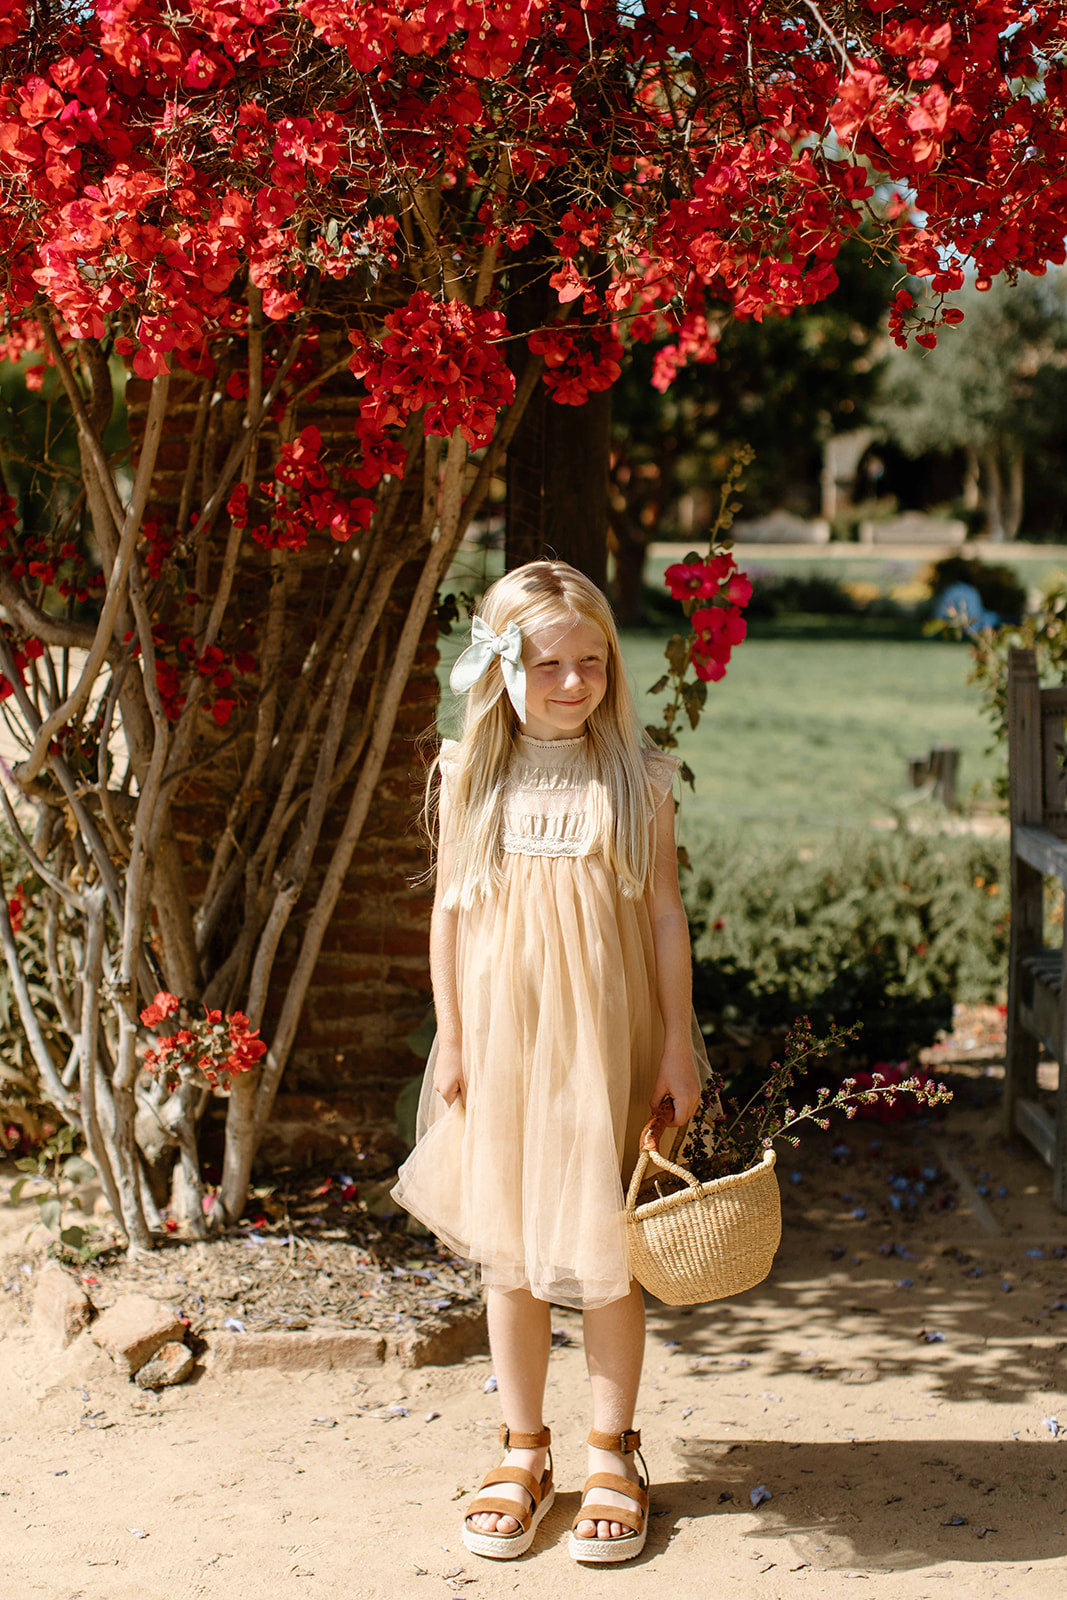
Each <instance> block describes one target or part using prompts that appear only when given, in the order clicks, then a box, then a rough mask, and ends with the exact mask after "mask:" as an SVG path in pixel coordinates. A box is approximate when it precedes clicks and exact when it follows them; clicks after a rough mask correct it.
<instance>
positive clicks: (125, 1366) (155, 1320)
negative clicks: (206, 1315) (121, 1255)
mask: <svg viewBox="0 0 1067 1600" xmlns="http://www.w3.org/2000/svg"><path fill="white" fill-rule="evenodd" d="M184 1333H185V1324H184V1323H183V1322H182V1320H181V1318H180V1317H179V1316H178V1314H177V1312H176V1311H175V1309H174V1307H173V1306H169V1305H164V1304H163V1303H162V1302H161V1301H159V1300H153V1299H151V1297H150V1296H149V1295H146V1294H124V1295H123V1296H122V1297H121V1299H118V1300H116V1301H115V1304H114V1305H113V1306H109V1307H108V1309H107V1310H106V1311H103V1312H101V1314H100V1316H99V1317H97V1319H96V1321H95V1322H94V1323H93V1326H92V1337H93V1339H94V1340H95V1342H96V1343H97V1344H98V1345H99V1346H100V1348H101V1350H106V1351H107V1353H108V1355H109V1356H110V1357H111V1359H112V1361H114V1363H115V1365H116V1366H118V1367H120V1368H121V1369H122V1370H123V1371H124V1372H125V1373H126V1375H127V1377H130V1378H132V1377H134V1376H135V1374H136V1373H138V1372H139V1371H140V1370H141V1368H142V1367H143V1366H144V1364H145V1362H146V1361H149V1360H151V1358H152V1357H153V1356H154V1355H155V1353H156V1351H157V1350H161V1349H162V1347H163V1346H164V1345H165V1344H170V1343H172V1342H174V1343H178V1344H180V1343H181V1342H182V1337H183V1335H184Z"/></svg>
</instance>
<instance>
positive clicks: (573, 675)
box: [563, 665, 582, 688]
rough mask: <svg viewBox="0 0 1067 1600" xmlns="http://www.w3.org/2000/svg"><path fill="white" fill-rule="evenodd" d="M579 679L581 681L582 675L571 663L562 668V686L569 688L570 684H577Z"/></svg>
mask: <svg viewBox="0 0 1067 1600" xmlns="http://www.w3.org/2000/svg"><path fill="white" fill-rule="evenodd" d="M581 681H582V675H581V673H580V672H579V671H578V668H577V666H575V665H572V666H569V667H565V668H564V672H563V685H564V688H571V687H572V686H577V685H579V684H580V683H581Z"/></svg>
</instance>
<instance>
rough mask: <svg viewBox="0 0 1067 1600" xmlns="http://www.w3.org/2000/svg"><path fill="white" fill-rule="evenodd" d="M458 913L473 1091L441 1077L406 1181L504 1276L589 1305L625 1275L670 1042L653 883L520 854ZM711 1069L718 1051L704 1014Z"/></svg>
mask: <svg viewBox="0 0 1067 1600" xmlns="http://www.w3.org/2000/svg"><path fill="white" fill-rule="evenodd" d="M504 871H505V881H504V884H503V886H502V887H501V889H500V890H499V892H498V893H497V894H496V895H494V896H492V897H491V898H490V899H488V900H486V901H484V902H483V903H482V904H481V905H479V906H478V907H476V908H474V909H472V910H469V911H462V912H461V913H460V916H459V925H458V934H457V951H456V968H457V979H458V992H459V1011H460V1017H461V1019H462V1027H463V1070H464V1078H465V1083H466V1092H465V1096H464V1103H462V1104H461V1103H460V1102H459V1101H456V1102H455V1103H454V1104H453V1105H452V1106H451V1107H448V1106H446V1105H445V1103H444V1101H443V1100H442V1098H441V1096H440V1095H439V1094H437V1093H436V1092H435V1090H434V1088H433V1070H434V1063H435V1059H436V1055H437V1049H436V1044H435V1046H434V1048H433V1049H432V1050H431V1052H430V1057H429V1060H428V1062H427V1067H426V1076H425V1079H424V1082H423V1086H422V1094H421V1098H420V1102H419V1112H418V1124H417V1143H416V1146H415V1148H414V1150H413V1151H412V1153H411V1155H410V1156H409V1157H408V1159H407V1161H406V1162H405V1163H404V1165H403V1166H402V1167H401V1169H400V1174H399V1178H398V1181H397V1184H396V1187H395V1188H394V1189H393V1196H394V1198H395V1199H396V1200H397V1201H398V1202H399V1203H400V1204H401V1205H403V1206H404V1207H405V1208H406V1209H407V1210H408V1211H410V1212H411V1213H412V1214H413V1215H414V1216H416V1217H417V1218H418V1219H419V1220H420V1221H421V1222H423V1223H424V1224H425V1225H426V1226H427V1227H428V1228H430V1229H432V1231H433V1232H434V1233H435V1234H436V1235H437V1236H438V1238H440V1239H441V1240H442V1241H443V1242H444V1243H445V1244H446V1245H448V1246H449V1247H450V1249H452V1250H454V1251H455V1252H456V1253H457V1254H458V1255H460V1256H462V1257H463V1258H464V1259H466V1260H472V1261H477V1262H480V1263H481V1266H482V1276H483V1281H484V1282H485V1283H486V1284H488V1285H491V1286H493V1287H496V1288H502V1289H515V1288H521V1287H527V1288H529V1289H530V1290H531V1291H532V1293H533V1294H534V1295H535V1296H536V1297H537V1298H538V1299H541V1300H551V1301H553V1302H554V1303H556V1304H559V1305H566V1306H573V1307H578V1308H582V1309H593V1308H595V1307H597V1306H602V1305H608V1304H610V1303H611V1302H612V1301H613V1300H618V1299H621V1298H622V1297H623V1296H624V1295H626V1294H627V1293H628V1292H629V1288H630V1270H629V1265H628V1261H627V1252H626V1237H625V1227H624V1223H623V1200H624V1193H625V1188H624V1186H625V1184H626V1183H627V1182H628V1181H629V1176H630V1173H631V1172H632V1170H633V1166H634V1163H635V1161H636V1159H637V1144H638V1139H639V1137H640V1133H641V1129H642V1127H643V1126H644V1124H645V1122H646V1121H647V1120H648V1117H649V1115H650V1107H649V1101H650V1096H651V1094H652V1090H653V1087H654V1084H655V1079H656V1074H657V1072H658V1069H659V1061H660V1056H661V1054H662V1048H663V1022H662V1018H661V1016H660V1011H659V1004H658V998H657V992H656V962H655V948H654V945H653V939H652V924H651V917H650V905H649V900H648V898H647V897H646V898H644V899H640V900H629V899H626V898H625V897H624V896H623V895H622V894H621V893H620V892H619V890H618V888H617V886H616V883H615V880H614V876H613V874H611V873H609V872H608V871H607V870H606V869H605V866H604V862H603V858H602V857H601V856H599V855H593V856H563V857H552V856H540V855H506V856H505V857H504ZM693 1048H694V1057H695V1059H696V1062H697V1066H698V1071H699V1073H700V1077H701V1080H702V1081H703V1080H704V1078H705V1076H706V1073H707V1057H706V1055H705V1053H704V1048H703V1041H702V1040H701V1037H700V1033H699V1030H698V1029H697V1027H696V1024H695V1019H694V1024H693Z"/></svg>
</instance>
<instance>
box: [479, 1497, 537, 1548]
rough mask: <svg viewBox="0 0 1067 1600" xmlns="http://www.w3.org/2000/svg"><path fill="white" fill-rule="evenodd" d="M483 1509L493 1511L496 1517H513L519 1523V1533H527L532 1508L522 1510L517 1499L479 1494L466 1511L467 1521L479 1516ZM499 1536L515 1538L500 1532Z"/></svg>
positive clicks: (513, 1535) (531, 1516)
mask: <svg viewBox="0 0 1067 1600" xmlns="http://www.w3.org/2000/svg"><path fill="white" fill-rule="evenodd" d="M485 1511H489V1512H495V1513H496V1515H497V1516H498V1517H514V1519H515V1521H516V1522H517V1523H518V1524H519V1533H527V1532H528V1531H529V1527H530V1522H531V1520H532V1518H533V1509H532V1508H531V1509H530V1510H529V1511H526V1510H524V1509H523V1507H522V1506H520V1504H519V1502H518V1501H517V1500H505V1499H503V1498H501V1499H499V1500H498V1499H497V1498H496V1496H495V1495H491V1494H487V1495H481V1494H480V1495H479V1496H478V1498H477V1500H474V1501H472V1502H471V1507H470V1510H469V1511H468V1512H467V1521H470V1519H471V1517H479V1516H481V1515H482V1513H483V1512H485ZM500 1537H501V1538H502V1539H512V1538H516V1537H517V1535H515V1534H510V1533H502V1534H501V1535H500Z"/></svg>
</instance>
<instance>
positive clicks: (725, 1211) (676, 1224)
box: [626, 1117, 782, 1306]
mask: <svg viewBox="0 0 1067 1600" xmlns="http://www.w3.org/2000/svg"><path fill="white" fill-rule="evenodd" d="M662 1129H663V1119H662V1118H658V1117H653V1119H652V1121H651V1122H650V1123H649V1124H648V1126H647V1127H646V1128H645V1130H644V1133H643V1134H642V1135H641V1153H640V1155H639V1156H638V1158H637V1165H636V1167H635V1168H634V1175H633V1177H632V1179H631V1180H630V1190H629V1193H628V1194H627V1196H626V1232H627V1237H628V1239H629V1245H630V1270H631V1271H632V1273H633V1275H634V1277H635V1278H636V1279H637V1281H638V1283H640V1284H642V1285H643V1286H644V1288H646V1289H647V1290H648V1291H649V1293H650V1294H654V1295H655V1296H656V1298H657V1300H662V1301H664V1303H665V1304H666V1305H669V1306H696V1305H703V1304H704V1303H705V1302H706V1301H708V1300H723V1299H725V1297H726V1296H727V1295H731V1294H740V1293H741V1292H742V1290H743V1289H751V1288H752V1287H753V1286H754V1285H755V1284H757V1283H762V1281H763V1279H764V1278H765V1277H766V1276H767V1274H768V1272H770V1270H771V1263H772V1262H773V1260H774V1252H775V1251H776V1250H777V1248H778V1244H779V1241H780V1239H781V1237H782V1208H781V1201H780V1199H779V1194H778V1179H777V1178H776V1177H775V1175H774V1151H773V1150H768V1151H766V1152H765V1153H764V1156H763V1160H762V1161H761V1162H760V1163H759V1165H758V1166H755V1167H750V1168H749V1169H748V1171H747V1172H738V1173H731V1174H730V1175H729V1176H728V1177H725V1178H714V1179H712V1181H711V1182H710V1183H700V1182H698V1180H697V1179H696V1178H694V1177H693V1174H692V1173H691V1172H687V1171H686V1169H685V1168H684V1167H678V1166H675V1164H674V1162H673V1161H668V1160H666V1158H665V1157H663V1156H661V1155H660V1153H659V1150H658V1148H657V1145H658V1143H659V1135H660V1133H661V1132H662ZM650 1161H651V1162H655V1164H656V1166H658V1167H661V1168H662V1169H663V1171H664V1172H670V1173H672V1174H673V1175H674V1176H675V1177H676V1178H681V1179H682V1180H683V1181H684V1183H685V1185H686V1187H685V1188H684V1189H681V1190H679V1191H678V1192H677V1193H675V1194H669V1195H667V1196H665V1197H664V1198H663V1199H661V1200H648V1201H646V1202H645V1204H644V1205H638V1204H637V1195H638V1191H639V1189H640V1187H641V1184H642V1182H643V1180H644V1177H645V1173H646V1171H647V1169H648V1164H649V1162H650Z"/></svg>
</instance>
